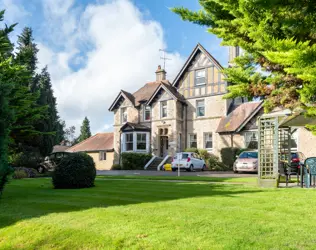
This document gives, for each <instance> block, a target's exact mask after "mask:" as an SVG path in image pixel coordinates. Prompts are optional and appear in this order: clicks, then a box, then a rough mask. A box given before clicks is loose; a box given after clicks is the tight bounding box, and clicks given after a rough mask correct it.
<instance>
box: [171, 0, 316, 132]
mask: <svg viewBox="0 0 316 250" xmlns="http://www.w3.org/2000/svg"><path fill="white" fill-rule="evenodd" d="M199 2H200V4H201V6H202V10H200V11H190V10H188V9H185V8H182V7H181V8H174V9H172V10H173V11H174V12H175V13H177V14H179V15H180V16H181V18H182V19H183V20H187V21H190V22H193V23H196V24H199V25H204V26H207V27H208V31H209V32H210V33H213V34H215V35H216V36H218V37H219V38H222V39H223V42H222V44H223V45H230V46H239V47H241V48H242V49H243V51H244V52H245V53H244V55H243V56H241V57H238V58H237V59H236V60H235V67H232V68H228V69H225V71H224V72H225V73H226V75H227V76H228V79H227V80H228V81H229V82H231V83H232V85H231V86H230V87H229V88H228V89H229V94H228V95H226V98H233V97H237V96H247V97H249V98H252V97H258V96H261V97H263V98H265V101H264V107H265V111H266V112H269V111H271V110H272V109H273V108H274V107H284V108H290V109H297V108H299V109H304V110H305V111H306V114H307V115H309V116H316V106H315V105H314V103H315V96H316V77H315V76H316V66H315V65H316V57H315V54H316V36H315V30H316V15H315V11H316V5H315V2H314V1H282V0H273V1H272V0H270V1H267V0H256V1H244V0H234V1H232V0H221V1H218V0H200V1H199ZM258 69H261V70H262V71H265V72H264V73H262V72H260V71H259V70H258ZM310 128H311V129H313V130H314V132H316V126H310Z"/></svg>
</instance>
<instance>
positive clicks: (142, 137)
mask: <svg viewBox="0 0 316 250" xmlns="http://www.w3.org/2000/svg"><path fill="white" fill-rule="evenodd" d="M136 149H137V150H146V134H143V133H142V134H140V133H139V134H137V144H136Z"/></svg>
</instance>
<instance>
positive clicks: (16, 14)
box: [0, 0, 30, 24]
mask: <svg viewBox="0 0 316 250" xmlns="http://www.w3.org/2000/svg"><path fill="white" fill-rule="evenodd" d="M0 9H1V10H3V9H4V10H5V20H6V21H8V22H9V23H10V24H12V23H16V22H18V21H20V20H22V19H23V18H24V17H26V16H28V15H30V13H28V12H27V11H26V10H25V9H24V8H23V6H22V5H21V4H18V3H17V1H16V0H1V2H0Z"/></svg>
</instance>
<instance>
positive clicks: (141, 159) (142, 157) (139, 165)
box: [121, 152, 152, 170]
mask: <svg viewBox="0 0 316 250" xmlns="http://www.w3.org/2000/svg"><path fill="white" fill-rule="evenodd" d="M121 157H122V169H124V170H134V169H144V166H145V165H146V163H147V162H149V161H150V159H151V158H152V155H151V154H143V153H127V152H124V153H122V154H121Z"/></svg>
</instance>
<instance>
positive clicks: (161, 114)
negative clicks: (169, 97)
mask: <svg viewBox="0 0 316 250" xmlns="http://www.w3.org/2000/svg"><path fill="white" fill-rule="evenodd" d="M164 108H165V109H166V116H164V113H163V110H164ZM166 117H168V102H167V101H162V102H160V118H166Z"/></svg>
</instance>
